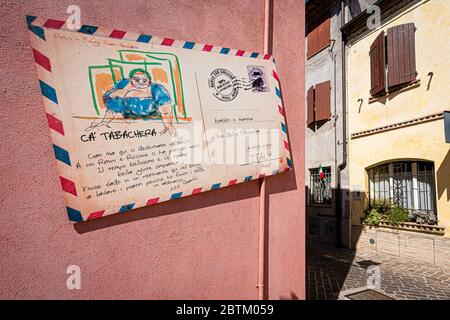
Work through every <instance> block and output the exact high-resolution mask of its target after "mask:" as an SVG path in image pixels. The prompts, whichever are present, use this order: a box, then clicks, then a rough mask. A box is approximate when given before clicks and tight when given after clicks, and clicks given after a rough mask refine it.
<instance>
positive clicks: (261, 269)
mask: <svg viewBox="0 0 450 320" xmlns="http://www.w3.org/2000/svg"><path fill="white" fill-rule="evenodd" d="M271 1H272V0H265V2H264V53H265V54H268V53H271V52H269V51H271V46H270V39H271V37H270V32H271V29H270V18H271V14H272V12H271ZM266 197H267V195H266V179H265V178H261V179H260V190H259V239H258V284H257V285H256V287H257V288H258V300H264V293H265V283H264V274H265V261H266V256H265V255H266V251H267V250H266V247H265V239H266Z"/></svg>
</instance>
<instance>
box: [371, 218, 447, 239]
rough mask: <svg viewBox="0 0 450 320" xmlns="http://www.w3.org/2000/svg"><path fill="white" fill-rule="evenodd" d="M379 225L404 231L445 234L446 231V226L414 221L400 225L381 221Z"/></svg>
mask: <svg viewBox="0 0 450 320" xmlns="http://www.w3.org/2000/svg"><path fill="white" fill-rule="evenodd" d="M378 227H381V228H389V229H397V230H404V231H414V232H420V233H428V234H434V235H439V236H443V235H444V233H445V227H443V226H439V225H429V224H418V223H414V222H403V223H399V224H398V225H393V224H390V223H389V222H385V221H383V222H381V223H380V225H379V226H378Z"/></svg>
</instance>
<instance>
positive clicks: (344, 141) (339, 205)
mask: <svg viewBox="0 0 450 320" xmlns="http://www.w3.org/2000/svg"><path fill="white" fill-rule="evenodd" d="M344 24H345V5H344V1H341V28H342V27H343V26H344ZM341 56H342V162H341V163H340V164H339V166H338V170H337V177H336V178H337V179H336V180H337V188H336V189H337V192H336V245H337V246H338V247H341V246H342V237H341V230H342V212H343V206H344V204H343V203H342V188H341V184H342V182H341V179H342V174H341V173H342V171H343V170H344V169H345V168H346V167H347V99H346V87H345V86H346V77H345V70H346V65H345V40H344V36H343V34H342V32H341ZM349 221H350V222H349V224H350V223H351V219H350V216H349ZM350 226H351V224H350ZM349 232H350V236H351V230H350V231H349ZM349 246H350V247H351V238H349Z"/></svg>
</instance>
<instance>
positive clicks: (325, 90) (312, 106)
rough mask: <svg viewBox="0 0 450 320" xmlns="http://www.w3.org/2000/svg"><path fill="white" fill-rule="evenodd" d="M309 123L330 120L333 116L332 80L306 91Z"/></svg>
mask: <svg viewBox="0 0 450 320" xmlns="http://www.w3.org/2000/svg"><path fill="white" fill-rule="evenodd" d="M306 106H307V115H306V118H307V121H306V122H307V125H308V127H313V126H314V125H315V124H316V123H320V122H324V121H328V120H329V119H330V118H331V82H330V81H325V82H321V83H318V84H316V85H315V86H312V87H311V88H309V89H308V92H307V93H306Z"/></svg>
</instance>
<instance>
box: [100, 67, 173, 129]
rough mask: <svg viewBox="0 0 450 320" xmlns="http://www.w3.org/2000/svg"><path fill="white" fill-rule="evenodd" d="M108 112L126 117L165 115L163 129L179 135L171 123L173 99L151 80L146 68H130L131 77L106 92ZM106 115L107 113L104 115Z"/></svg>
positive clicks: (137, 117)
mask: <svg viewBox="0 0 450 320" xmlns="http://www.w3.org/2000/svg"><path fill="white" fill-rule="evenodd" d="M103 101H104V103H105V106H106V107H107V113H108V112H109V113H111V112H112V113H121V114H122V116H123V117H124V118H126V119H144V118H149V117H155V116H156V117H158V116H159V117H162V122H163V124H164V130H163V131H162V132H161V134H163V133H165V132H167V131H168V132H169V134H170V135H172V136H174V135H176V130H175V127H174V126H173V124H172V118H173V109H172V104H171V103H172V99H171V98H170V94H169V92H168V91H167V89H166V88H164V86H162V85H160V84H157V83H154V82H152V78H151V76H150V74H149V73H148V72H147V71H146V70H144V69H133V70H131V72H130V74H129V77H128V79H123V80H120V81H119V82H117V83H116V84H115V85H114V87H113V88H112V89H111V90H109V91H107V92H106V93H105V94H104V95H103ZM105 117H106V116H105Z"/></svg>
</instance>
